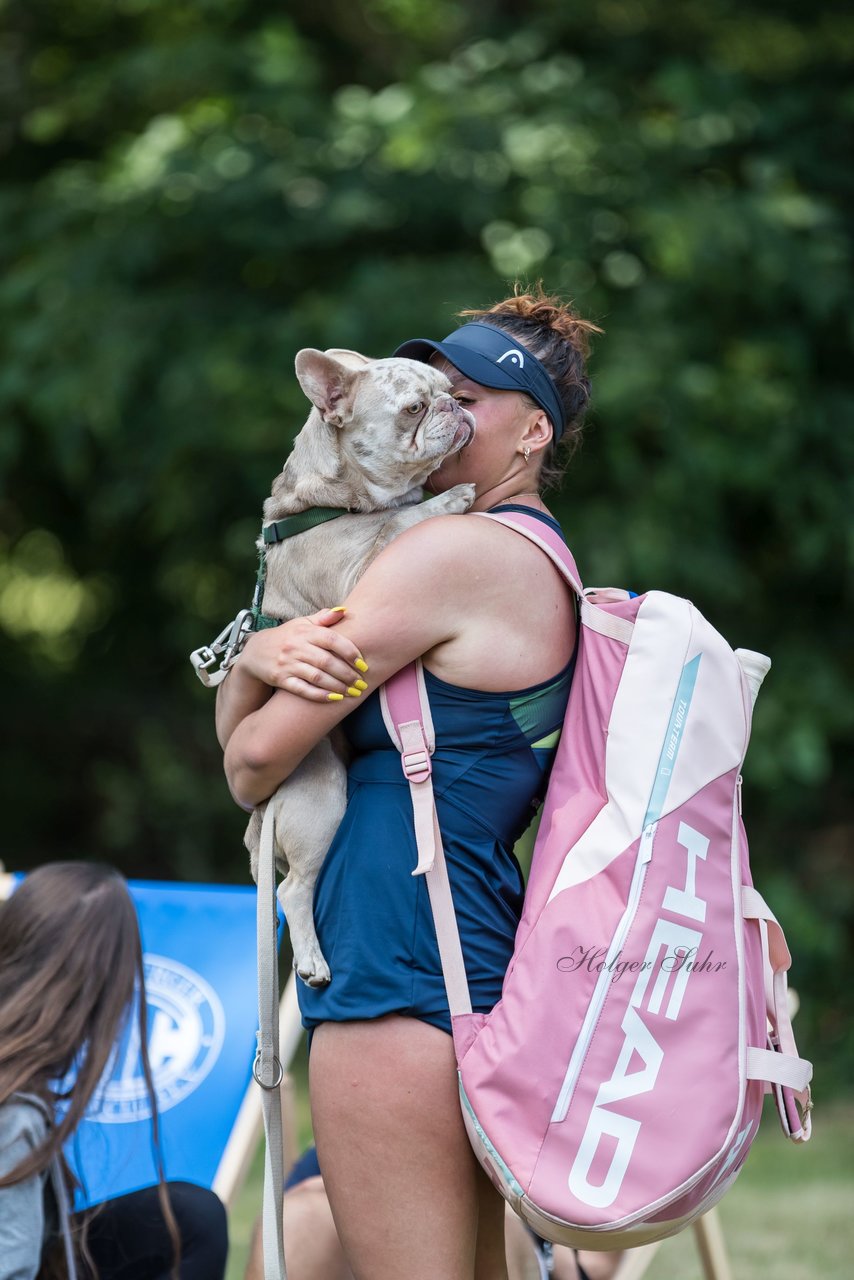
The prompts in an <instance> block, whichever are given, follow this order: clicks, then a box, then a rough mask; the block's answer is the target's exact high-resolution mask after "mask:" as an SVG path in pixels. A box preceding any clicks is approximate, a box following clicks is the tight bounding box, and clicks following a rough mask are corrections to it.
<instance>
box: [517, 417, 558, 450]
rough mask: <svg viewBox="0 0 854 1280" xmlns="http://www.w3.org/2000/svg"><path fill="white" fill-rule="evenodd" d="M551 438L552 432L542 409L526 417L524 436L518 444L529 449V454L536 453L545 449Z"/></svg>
mask: <svg viewBox="0 0 854 1280" xmlns="http://www.w3.org/2000/svg"><path fill="white" fill-rule="evenodd" d="M553 436H554V430H553V429H552V424H551V420H550V418H549V416H548V414H546V413H544V412H543V410H542V409H536V410H534V411H533V412H532V413H531V414H530V415H529V417H528V423H527V427H526V429H525V434H524V435H523V436H522V439H521V441H520V444H521V445H522V446H523V447H525V448H528V449H530V451H531V453H536V452H537V451H538V450H539V449H545V447H546V445H547V444H548V443H549V441H550V440H551V439H552V438H553Z"/></svg>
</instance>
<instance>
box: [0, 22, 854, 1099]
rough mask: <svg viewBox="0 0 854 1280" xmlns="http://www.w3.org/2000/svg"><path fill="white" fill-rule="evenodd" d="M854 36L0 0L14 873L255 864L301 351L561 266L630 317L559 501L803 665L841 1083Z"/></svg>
mask: <svg viewBox="0 0 854 1280" xmlns="http://www.w3.org/2000/svg"><path fill="white" fill-rule="evenodd" d="M852 55H854V14H852V13H851V12H850V11H849V10H847V8H846V6H844V5H843V4H834V3H819V4H816V5H813V6H809V7H805V6H803V5H802V4H800V3H795V2H794V0H774V2H773V3H759V2H757V0H747V2H745V3H739V2H737V0H587V3H584V4H581V3H578V2H577V0H531V3H528V4H526V5H524V6H522V5H519V4H514V3H511V2H510V0H504V2H500V0H481V2H479V3H478V4H477V5H467V4H464V3H458V2H457V0H328V2H327V3H326V4H324V5H322V6H321V5H317V4H313V3H309V2H308V0H293V2H292V3H290V4H289V5H287V6H279V5H274V4H261V3H257V2H256V3H253V2H252V0H196V2H195V3H193V4H188V3H181V2H180V0H178V2H176V0H5V3H0V156H2V167H0V257H1V258H2V262H3V267H2V272H0V412H2V432H0V470H2V477H3V496H2V506H0V652H2V662H3V669H4V671H5V674H6V679H5V688H4V747H5V752H4V755H5V764H4V770H3V781H4V784H5V788H6V799H5V804H4V807H3V815H4V823H3V826H4V833H5V834H4V839H3V853H2V856H3V857H4V859H5V861H6V863H7V866H10V867H18V868H26V867H29V866H32V865H35V864H36V863H39V862H42V861H44V860H46V859H49V858H68V857H79V856H87V857H88V856H91V857H99V858H104V859H108V860H110V861H112V862H114V863H116V864H117V865H119V866H120V867H121V868H122V869H123V870H125V871H126V872H127V873H128V874H132V875H136V876H146V877H166V878H171V877H176V878H181V879H211V878H212V879H225V880H229V879H242V878H243V877H244V876H245V874H246V872H245V860H244V856H243V852H242V848H241V830H242V817H241V815H240V814H239V813H238V812H237V811H236V810H234V809H233V808H232V806H231V804H230V801H229V800H228V797H227V793H226V789H225V785H224V782H223V780H222V775H221V768H220V760H219V752H218V750H217V747H216V744H215V740H214V735H213V722H212V711H213V705H212V695H210V694H209V693H207V692H206V691H204V690H203V689H202V688H201V686H200V685H199V684H198V683H197V681H196V680H195V678H194V677H193V675H192V672H191V669H190V667H189V664H188V663H187V659H186V655H187V653H188V652H189V650H190V649H191V648H194V647H196V646H197V645H199V644H200V643H202V642H204V641H207V640H209V639H210V638H211V636H212V635H213V634H214V633H215V632H216V631H218V630H219V628H220V627H221V626H222V625H223V624H224V623H225V621H226V620H227V619H229V618H230V617H232V616H233V615H234V613H235V612H236V610H237V609H238V608H239V607H241V606H242V605H243V604H245V603H246V602H247V597H248V595H249V593H250V591H251V585H252V579H253V572H254V570H253V562H254V551H253V545H252V544H253V538H254V536H255V533H256V527H257V524H258V518H259V514H260V503H261V500H262V498H263V496H264V494H265V493H266V492H267V491H268V489H269V485H270V481H271V479H272V477H273V475H274V474H275V473H276V472H277V471H278V470H279V468H280V467H281V463H282V460H283V458H284V456H285V454H286V453H287V450H288V448H289V444H290V441H291V440H292V438H293V435H294V433H295V431H296V430H297V429H298V427H299V426H300V425H301V423H302V421H303V419H304V416H305V403H304V401H303V398H302V395H301V393H300V391H299V388H298V387H297V385H296V383H295V379H294V377H293V357H294V354H295V352H296V351H297V350H298V349H299V347H301V346H320V347H323V346H333V345H334V346H353V347H356V348H358V349H361V350H364V351H367V352H369V353H372V354H384V353H387V352H388V351H389V350H390V349H392V348H393V346H394V345H396V344H397V343H398V342H399V341H401V340H402V339H403V338H406V337H410V336H416V335H421V334H424V335H436V336H442V335H443V334H444V333H445V332H447V331H448V330H449V329H450V328H451V327H452V326H453V323H454V319H453V313H454V311H455V310H456V309H458V308H459V307H461V306H473V305H479V304H483V303H485V302H489V301H493V300H495V299H496V298H498V297H499V296H502V295H503V294H504V293H505V291H506V289H507V285H508V282H510V281H512V280H513V279H514V278H516V277H521V278H527V279H532V278H536V277H540V276H541V277H542V278H543V279H544V280H545V282H546V284H547V286H548V287H549V288H551V289H553V290H555V291H560V292H562V293H564V294H565V295H569V296H572V297H574V298H575V299H576V301H577V303H578V304H579V306H580V308H581V309H582V311H583V312H584V313H585V314H586V315H588V316H589V317H591V318H593V319H595V320H597V321H599V322H600V323H601V324H603V325H604V327H605V329H606V335H605V336H604V337H603V338H601V339H599V341H598V343H597V347H596V352H595V358H594V362H593V366H592V372H593V377H594V394H595V407H594V411H593V413H592V416H591V421H590V427H589V432H588V439H587V443H586V445H585V447H584V450H583V452H582V453H581V454H580V455H579V457H578V458H577V460H576V461H575V463H574V465H573V468H572V470H571V472H570V474H569V476H568V479H567V482H566V485H565V487H564V490H563V492H562V494H561V496H560V497H559V498H557V500H556V501H555V508H556V510H557V512H558V514H559V515H560V517H561V519H562V520H563V523H564V527H565V529H566V530H567V533H568V535H569V537H570V541H571V543H572V545H573V546H574V548H575V550H576V553H577V555H578V558H579V560H580V563H581V565H582V567H583V570H584V572H585V575H586V577H587V579H588V580H589V581H596V582H616V583H626V584H630V585H632V586H634V587H635V588H636V589H638V590H643V589H645V588H647V587H650V586H659V587H664V588H667V589H669V590H671V591H675V592H678V593H683V594H687V595H690V596H691V598H692V599H694V601H695V602H696V603H697V604H698V605H699V606H700V607H701V608H702V609H703V610H704V612H706V613H707V614H708V616H709V617H710V618H711V619H712V620H713V621H714V622H715V624H716V625H717V626H719V627H720V628H721V629H722V630H723V631H724V633H725V634H726V635H727V636H728V637H729V638H730V639H731V640H732V641H733V643H734V644H741V645H745V646H747V647H751V648H757V649H760V650H763V651H766V652H768V653H770V654H771V655H772V657H773V660H774V666H773V670H772V673H771V675H770V676H769V678H768V681H767V683H766V688H765V690H764V691H763V694H762V697H761V699H760V702H759V704H758V710H757V716H756V722H755V730H754V739H753V744H752V746H751V751H750V755H749V758H748V764H747V769H746V787H745V808H746V817H747V821H748V824H749V830H750V833H751V839H752V849H753V860H754V865H755V873H756V876H757V879H758V881H759V883H760V884H761V885H762V887H763V889H764V891H765V893H766V896H767V897H768V898H769V899H770V901H771V903H772V904H773V905H774V906H775V908H776V909H777V911H778V913H779V914H780V916H781V917H782V919H783V920H784V922H785V924H786V926H787V930H788V933H789V937H790V942H791V944H792V949H793V951H794V953H795V956H796V969H795V973H794V980H795V982H796V984H797V986H798V987H799V988H800V990H801V994H802V998H803V1006H804V1007H803V1013H802V1015H801V1019H800V1036H801V1039H802V1040H803V1042H804V1044H805V1046H807V1047H808V1050H809V1052H810V1053H811V1054H813V1055H815V1056H816V1057H817V1058H819V1059H821V1060H823V1063H824V1066H823V1071H822V1073H821V1075H820V1080H823V1081H825V1082H827V1083H832V1082H833V1081H834V1080H840V1079H842V1078H844V1077H845V1075H846V1073H847V1072H849V1071H850V1066H851V1063H852V1059H854V1033H852V1030H851V1022H850V1019H848V1015H849V1014H850V1012H851V1009H852V997H851V994H850V989H851V981H850V972H851V969H850V965H851V961H852V958H854V948H852V916H853V915H854V913H852V902H853V901H854V867H852V860H851V845H852V830H853V829H854V811H852V798H851V792H850V787H849V778H850V776H851V764H852V750H851V747H852V733H851V728H852V721H853V720H854V692H852V685H851V681H850V675H851V614H850V612H849V611H847V610H846V604H847V602H848V600H849V599H850V568H851V541H852V540H851V524H850V519H849V516H850V512H851V509H852V498H854V494H852V461H854V443H852V429H851V428H852V401H854V396H852V390H851V385H850V381H849V380H847V378H846V375H847V374H848V371H849V368H850V363H851V356H850V344H851V337H852V325H851V313H850V297H851V288H852V278H851V277H852V261H851V258H852V237H851V226H852V223H851V214H852V200H851V194H852V166H851V162H850V157H851V129H850V124H851V120H852V116H854V89H852V81H851V66H852V61H853V60H854V58H852ZM846 382H847V385H846ZM846 593H848V594H846ZM847 1019H848V1020H847ZM821 1087H822V1084H821V1083H820V1088H821ZM824 1087H827V1085H826V1084H825V1085H824Z"/></svg>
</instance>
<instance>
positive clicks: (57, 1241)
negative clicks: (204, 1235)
mask: <svg viewBox="0 0 854 1280" xmlns="http://www.w3.org/2000/svg"><path fill="white" fill-rule="evenodd" d="M143 979H144V972H143V960H142V945H141V941H140V935H139V926H138V923H137V916H136V910H135V908H134V905H133V901H132V900H131V897H130V894H129V892H128V887H127V884H126V882H125V880H124V879H123V877H122V876H121V875H120V874H119V873H118V872H117V871H115V870H113V869H112V868H111V867H107V866H102V865H99V864H98V863H93V862H58V863H49V864H47V865H45V866H43V867H40V868H38V869H37V870H35V871H33V872H32V873H31V874H30V875H28V876H27V877H26V878H25V879H24V881H23V882H22V883H21V885H20V887H19V888H18V889H17V890H16V891H15V892H14V893H13V894H12V896H11V897H10V898H9V899H8V900H7V901H5V902H3V903H0V1280H7V1278H8V1277H14V1280H32V1278H33V1277H36V1276H39V1277H40V1278H42V1277H43V1278H47V1277H54V1276H56V1277H63V1276H68V1277H74V1276H75V1274H76V1273H77V1269H78V1265H79V1264H80V1263H81V1262H82V1264H83V1269H86V1270H89V1271H92V1272H94V1273H95V1274H97V1275H99V1276H100V1277H101V1280H107V1277H108V1276H109V1275H118V1274H119V1271H118V1270H116V1269H110V1268H109V1267H107V1268H104V1267H103V1266H101V1265H100V1264H99V1259H98V1256H97V1255H98V1253H99V1252H100V1253H102V1254H104V1252H105V1250H109V1247H110V1244H111V1237H114V1236H115V1234H116V1223H117V1222H119V1224H120V1226H119V1231H120V1233H121V1234H120V1238H119V1240H118V1244H119V1246H120V1248H119V1250H118V1254H119V1255H120V1256H121V1258H122V1260H123V1261H122V1265H123V1266H127V1264H129V1263H134V1261H135V1265H136V1266H137V1267H138V1266H140V1265H142V1266H143V1267H144V1269H143V1270H141V1271H140V1270H136V1271H131V1270H125V1271H124V1272H123V1273H122V1274H126V1275H128V1276H130V1275H132V1274H135V1275H139V1276H144V1277H145V1280H153V1277H154V1275H155V1271H154V1270H152V1269H151V1267H150V1266H147V1264H145V1262H144V1259H145V1258H150V1257H151V1256H152V1254H151V1245H152V1237H153V1236H156V1235H157V1234H158V1231H159V1234H160V1236H162V1237H164V1238H165V1245H163V1246H162V1247H160V1253H161V1254H162V1255H163V1256H164V1257H165V1264H163V1265H160V1266H158V1268H157V1271H156V1274H158V1275H162V1276H164V1277H165V1276H168V1275H170V1274H174V1275H176V1276H177V1275H178V1261H179V1257H180V1239H179V1231H178V1225H177V1223H176V1220H175V1216H174V1214H173V1211H172V1207H171V1204H170V1200H169V1196H168V1193H167V1190H166V1185H165V1181H164V1178H163V1170H162V1165H160V1157H159V1140H158V1130H157V1104H156V1095H155V1090H154V1083H153V1080H152V1075H151V1067H150V1064H149V1060H148V1052H147V1025H146V1022H147V1019H146V1004H145V1000H144V999H141V998H139V997H140V996H141V994H142V992H143V991H144V981H143ZM134 1011H135V1016H136V1018H137V1020H138V1031H139V1044H140V1049H141V1060H142V1070H143V1075H144V1078H145V1082H146V1085H147V1088H148V1093H149V1098H150V1101H151V1107H152V1115H153V1139H154V1148H155V1150H156V1152H157V1158H158V1164H159V1166H160V1167H159V1172H160V1184H159V1187H158V1188H157V1192H156V1199H157V1203H156V1204H155V1205H154V1206H153V1209H154V1212H152V1205H151V1203H150V1201H151V1194H152V1193H150V1192H137V1193H134V1195H133V1196H124V1197H121V1199H120V1200H119V1201H116V1202H114V1201H110V1202H107V1204H106V1205H102V1206H97V1207H96V1209H95V1210H93V1211H92V1213H91V1214H87V1215H84V1216H83V1217H82V1218H80V1217H76V1216H75V1217H73V1218H72V1215H71V1211H70V1204H71V1196H72V1194H73V1190H74V1180H73V1177H72V1175H71V1172H70V1170H69V1167H68V1165H67V1163H66V1161H65V1158H64V1156H63V1145H64V1144H65V1143H66V1142H67V1141H68V1139H69V1138H70V1137H71V1135H72V1134H73V1133H74V1130H75V1129H76V1127H77V1125H78V1124H79V1123H80V1121H81V1120H82V1118H83V1116H84V1114H85V1112H86V1108H87V1106H88V1104H89V1102H90V1099H91V1098H92V1095H93V1093H94V1092H95V1090H96V1088H97V1086H98V1083H99V1081H100V1080H101V1079H102V1077H103V1076H104V1073H105V1071H106V1070H107V1069H108V1066H109V1064H110V1061H111V1059H112V1056H113V1053H114V1050H115V1047H116V1044H117V1041H118V1039H119V1037H120V1036H121V1033H122V1030H123V1028H124V1027H125V1026H126V1025H127V1022H128V1020H129V1019H130V1018H131V1017H132V1016H134ZM134 1197H136V1199H135V1200H134ZM129 1202H134V1204H135V1207H136V1218H137V1227H136V1229H128V1227H127V1224H128V1223H129V1222H131V1220H132V1215H130V1213H129ZM115 1205H119V1206H120V1208H121V1216H120V1217H119V1218H117V1217H116V1215H115V1214H114V1211H113V1210H114V1206H115ZM220 1208H221V1206H220ZM143 1216H146V1217H147V1223H146V1227H145V1229H144V1230H143V1229H142V1218H143ZM90 1218H93V1222H94V1228H93V1230H92V1233H91V1241H90V1242H89V1243H91V1245H92V1249H91V1250H90V1249H89V1248H88V1247H87V1241H86V1234H87V1232H86V1228H87V1225H88V1220H89V1219H90ZM222 1219H223V1223H222V1230H223V1231H224V1213H223V1214H222ZM122 1224H124V1225H122ZM220 1252H221V1254H222V1266H221V1267H220V1268H219V1274H220V1275H221V1274H222V1269H223V1268H224V1261H225V1252H224V1249H220ZM146 1268H147V1269H146ZM182 1274H184V1273H183V1271H182ZM188 1274H189V1273H188ZM194 1274H195V1275H198V1276H202V1275H204V1274H205V1273H204V1272H201V1271H196V1272H195V1273H194ZM207 1276H208V1277H210V1280H213V1276H214V1272H213V1271H208V1272H207Z"/></svg>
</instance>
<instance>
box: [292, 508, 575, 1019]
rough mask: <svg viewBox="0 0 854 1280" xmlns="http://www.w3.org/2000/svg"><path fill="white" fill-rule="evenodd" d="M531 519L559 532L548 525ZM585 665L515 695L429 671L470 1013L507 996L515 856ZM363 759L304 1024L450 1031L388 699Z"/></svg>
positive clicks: (328, 886)
mask: <svg viewBox="0 0 854 1280" xmlns="http://www.w3.org/2000/svg"><path fill="white" fill-rule="evenodd" d="M495 510H496V511H498V510H522V511H524V512H525V514H526V515H534V516H537V517H538V518H540V519H542V520H543V521H545V522H546V523H548V524H550V525H552V527H553V528H555V529H557V530H558V532H560V527H559V525H557V523H556V522H555V521H554V520H552V519H551V518H550V517H549V516H546V515H545V514H544V513H542V512H539V511H532V510H531V509H530V508H528V507H515V506H512V505H510V504H505V506H503V507H499V508H495ZM574 663H575V658H574V656H573V658H572V659H571V660H570V662H569V663H568V664H567V666H566V667H565V668H564V670H563V671H561V672H560V673H559V674H558V675H557V676H555V677H554V678H552V679H551V680H546V681H543V682H542V683H540V684H536V685H531V686H530V687H529V688H527V689H519V690H515V691H512V692H507V693H492V692H483V691H481V690H476V689H466V688H463V687H461V686H459V685H454V684H448V683H447V682H446V681H445V680H440V679H439V677H438V676H435V675H433V674H432V672H430V671H427V670H426V669H425V672H424V675H425V679H426V683H427V692H428V694H429V697H430V708H431V712H432V716H433V726H434V729H435V733H436V750H435V754H434V755H433V789H434V793H435V799H436V811H437V813H438V817H439V827H440V829H441V832H442V839H443V844H444V848H445V858H446V861H447V864H448V875H449V878H450V882H451V890H452V893H453V899H454V907H455V909H456V914H457V921H458V924H459V930H460V941H461V944H462V951H463V959H464V961H465V967H466V974H467V976H468V982H469V988H470V991H471V1000H472V1008H473V1009H474V1010H475V1011H478V1012H482V1013H488V1012H489V1010H490V1009H492V1007H493V1006H494V1005H495V1003H496V1002H497V1001H498V999H499V997H500V995H501V987H502V982H503V979H504V974H505V972H506V969H507V966H508V964H509V962H510V958H511V956H512V953H513V941H514V937H515V934H516V927H517V925H518V923H519V917H520V915H521V911H522V896H523V888H524V885H523V878H522V872H521V869H520V867H519V864H518V862H517V860H516V858H515V856H514V853H513V846H514V845H515V843H516V841H517V840H518V839H519V837H520V835H521V834H522V832H523V831H524V830H525V828H526V827H527V826H528V823H529V822H530V820H531V818H532V817H533V813H534V805H535V804H536V801H537V800H538V799H540V798H541V797H542V794H543V792H544V791H545V784H546V780H547V777H548V771H549V768H550V767H551V762H552V759H553V758H554V751H555V747H556V745H557V739H558V737H559V735H560V729H561V726H562V724H563V717H564V713H565V710H566V702H567V698H568V696H569V686H570V682H571V679H572V671H573V667H574ZM343 728H344V731H345V733H346V735H347V738H348V739H349V742H350V745H351V747H352V750H353V753H354V755H353V760H352V763H351V765H350V768H349V771H348V799H347V810H346V813H345V815H344V818H343V820H342V822H341V825H340V826H339V828H338V831H337V833H336V835H335V839H334V840H333V843H332V846H331V848H330V849H329V852H328V854H327V855H326V859H325V861H324V863H323V867H322V869H321V872H320V876H319V878H318V881H317V885H316V887H315V894H314V914H315V923H316V926H317V934H318V938H319V940H320V945H321V948H322V949H323V953H324V955H325V956H326V959H327V962H328V963H329V966H330V968H331V970H332V981H331V983H330V984H329V985H328V986H327V987H324V988H319V989H312V988H309V987H307V986H306V985H305V984H304V983H298V984H297V985H298V989H299V1002H300V1008H301V1010H302V1016H303V1023H304V1024H305V1026H306V1027H308V1028H310V1029H311V1028H313V1027H316V1026H318V1025H319V1024H320V1023H321V1022H342V1021H350V1020H352V1019H363V1018H377V1017H380V1016H382V1015H383V1014H387V1013H400V1014H407V1015H410V1016H412V1017H415V1018H420V1019H421V1020H422V1021H424V1022H429V1023H431V1024H432V1025H433V1026H436V1027H441V1028H442V1030H443V1031H447V1032H450V1030H451V1019H450V1014H449V1012H448V1001H447V996H446V994H445V983H444V979H443V977H442V965H441V962H440V960H439V949H438V946H437V943H436V930H435V927H434V924H433V914H432V911H431V908H430V900H429V897H428V894H427V885H426V884H425V882H424V877H423V876H413V875H412V870H413V868H414V867H415V865H416V862H417V860H418V854H417V849H416V844H415V832H414V828H413V819H412V801H411V799H410V793H409V784H408V783H407V781H406V778H405V777H404V776H403V771H402V769H401V765H400V755H399V753H398V751H397V749H396V748H395V746H394V745H393V743H392V741H391V739H390V737H389V735H388V730H387V729H386V727H385V725H384V723H383V718H382V712H381V710H380V704H379V695H378V693H377V692H374V693H372V694H371V695H370V696H369V697H366V698H365V699H364V700H363V702H362V704H361V705H360V706H359V708H358V709H357V710H356V711H354V712H353V713H352V714H351V715H350V716H348V717H347V719H346V720H344V721H343Z"/></svg>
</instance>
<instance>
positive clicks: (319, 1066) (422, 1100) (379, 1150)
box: [309, 1015, 507, 1280]
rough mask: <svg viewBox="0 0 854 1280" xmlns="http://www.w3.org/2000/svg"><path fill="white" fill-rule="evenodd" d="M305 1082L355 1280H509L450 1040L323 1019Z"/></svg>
mask: <svg viewBox="0 0 854 1280" xmlns="http://www.w3.org/2000/svg"><path fill="white" fill-rule="evenodd" d="M309 1084H310V1090H311V1108H312V1119H313V1122H314V1134H315V1141H316V1143H317V1152H318V1158H319V1161H320V1167H321V1168H322V1170H323V1179H324V1182H325V1184H326V1190H327V1192H328V1195H329V1201H330V1204H331V1206H332V1213H333V1217H334V1219H335V1225H336V1227H337V1230H338V1234H339V1236H340V1238H341V1242H342V1244H343V1246H344V1252H345V1254H346V1256H347V1259H348V1262H349V1264H350V1267H351V1269H352V1271H353V1274H354V1276H355V1277H356V1280H400V1278H401V1276H405V1277H406V1280H436V1277H437V1276H441V1277H442V1280H473V1277H475V1276H476V1277H477V1280H506V1275H507V1272H506V1266H505V1262H504V1247H503V1208H502V1202H501V1199H500V1197H499V1195H498V1193H497V1192H496V1191H495V1190H494V1189H493V1188H492V1187H491V1186H489V1184H488V1180H487V1179H486V1178H485V1176H484V1175H482V1174H481V1172H480V1169H479V1167H478V1165H477V1162H476V1160H475V1158H474V1155H473V1153H472V1150H471V1147H470V1145H469V1141H468V1138H467V1136H466V1132H465V1128H464V1126H463V1120H462V1114H461V1112H460V1104H459V1095H458V1092H457V1078H456V1062H455V1059H454V1050H453V1044H452V1042H451V1039H450V1037H449V1036H447V1035H446V1034H445V1033H444V1032H443V1031H439V1030H438V1029H437V1028H436V1027H432V1026H429V1025H428V1024H427V1023H424V1022H419V1021H418V1020H417V1019H415V1018H403V1017H398V1016H394V1015H391V1016H388V1017H385V1018H378V1019H376V1020H373V1021H370V1022H341V1023H324V1024H323V1025H322V1026H320V1027H318V1028H317V1030H316V1031H315V1032H314V1035H313V1038H312V1043H311V1054H310V1059H309ZM479 1224H480V1225H479Z"/></svg>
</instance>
